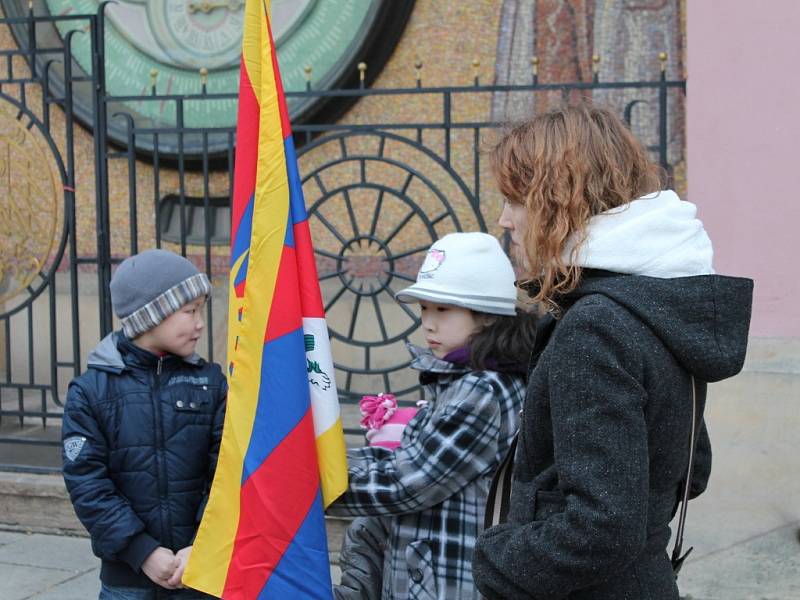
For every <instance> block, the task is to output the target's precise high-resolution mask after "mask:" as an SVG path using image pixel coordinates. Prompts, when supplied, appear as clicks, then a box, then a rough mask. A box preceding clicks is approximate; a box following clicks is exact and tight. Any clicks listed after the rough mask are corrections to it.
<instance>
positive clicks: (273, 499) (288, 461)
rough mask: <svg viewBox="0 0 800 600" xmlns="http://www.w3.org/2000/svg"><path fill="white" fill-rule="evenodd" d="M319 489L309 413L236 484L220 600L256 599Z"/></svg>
mask: <svg viewBox="0 0 800 600" xmlns="http://www.w3.org/2000/svg"><path fill="white" fill-rule="evenodd" d="M318 489H319V471H318V470H317V451H316V447H315V445H314V424H313V420H312V417H311V410H310V409H309V410H308V411H307V412H306V414H305V416H304V417H303V418H302V420H301V421H300V422H299V423H298V424H297V426H296V427H295V428H294V429H293V430H292V431H291V432H289V434H287V436H286V437H285V438H284V439H283V441H282V442H281V443H280V444H278V445H277V446H276V447H275V449H274V450H273V451H272V453H271V454H270V455H269V456H268V457H267V458H266V460H264V462H263V464H262V465H261V466H260V467H259V468H258V469H257V470H256V471H254V472H253V473H252V474H251V475H250V477H249V478H248V480H247V481H246V482H245V484H244V485H243V486H242V493H241V497H240V498H241V500H240V502H241V504H240V506H241V508H240V513H239V514H240V515H241V516H240V518H239V529H238V531H237V532H236V541H235V542H234V546H233V553H232V555H231V562H230V566H229V568H228V575H227V578H226V580H225V589H224V592H223V594H222V597H223V598H225V599H226V600H240V599H242V600H243V599H250V598H257V597H258V594H259V593H260V592H261V590H262V588H263V587H264V585H265V584H266V582H267V580H268V579H269V577H270V575H272V572H273V571H274V570H275V567H276V566H277V565H278V563H279V562H280V560H281V557H282V556H283V554H284V552H286V548H288V547H289V544H291V543H292V539H293V538H294V536H295V534H296V533H297V530H298V529H299V528H300V525H301V524H302V523H303V520H304V519H305V518H306V515H307V514H308V511H309V508H310V507H311V505H312V503H313V502H314V498H315V497H316V495H317V492H318Z"/></svg>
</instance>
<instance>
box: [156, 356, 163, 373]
mask: <svg viewBox="0 0 800 600" xmlns="http://www.w3.org/2000/svg"><path fill="white" fill-rule="evenodd" d="M162 362H164V357H163V356H159V357H158V366H157V367H156V375H161V363H162Z"/></svg>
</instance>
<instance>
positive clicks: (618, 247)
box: [564, 190, 714, 278]
mask: <svg viewBox="0 0 800 600" xmlns="http://www.w3.org/2000/svg"><path fill="white" fill-rule="evenodd" d="M573 243H574V242H573V241H569V242H568V243H567V248H566V250H565V255H564V259H565V260H566V261H567V262H572V263H574V264H576V265H578V266H581V267H584V268H587V269H604V270H607V271H613V272H615V273H627V274H628V275H646V276H648V277H660V278H670V277H688V276H691V275H710V274H713V273H714V269H713V267H712V259H713V257H714V252H713V248H712V245H711V240H710V239H709V237H708V234H706V230H705V229H704V228H703V223H702V222H701V221H700V220H699V219H698V218H697V207H696V206H695V205H694V204H692V203H691V202H686V201H683V200H681V199H680V198H679V197H678V195H677V194H676V193H675V192H673V191H672V190H662V191H660V192H656V193H653V194H649V195H647V196H643V197H641V198H637V199H636V200H632V201H631V202H629V203H628V204H625V205H623V206H619V207H617V208H613V209H611V210H609V211H606V212H604V213H600V214H599V215H595V216H594V217H592V218H591V219H589V223H588V224H587V226H586V238H585V240H584V242H583V244H582V245H581V247H580V248H579V250H578V255H577V257H575V258H574V259H573V257H572V256H571V255H570V252H571V249H572V246H573Z"/></svg>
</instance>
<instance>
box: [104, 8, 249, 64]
mask: <svg viewBox="0 0 800 600" xmlns="http://www.w3.org/2000/svg"><path fill="white" fill-rule="evenodd" d="M109 8H110V7H109ZM147 18H148V23H149V25H150V29H151V30H152V32H153V35H154V36H155V38H156V41H157V42H158V45H159V46H160V50H161V51H163V52H164V54H165V55H166V56H167V57H168V58H167V60H166V61H162V62H167V63H168V64H171V65H173V66H176V67H179V68H182V69H192V70H197V69H200V68H203V67H205V68H206V69H209V70H212V69H225V68H231V67H236V66H237V65H238V63H239V57H240V55H241V53H242V27H243V25H244V0H216V1H214V0H189V1H188V2H187V1H186V0H149V2H148V3H147Z"/></svg>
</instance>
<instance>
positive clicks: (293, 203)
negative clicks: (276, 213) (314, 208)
mask: <svg viewBox="0 0 800 600" xmlns="http://www.w3.org/2000/svg"><path fill="white" fill-rule="evenodd" d="M283 149H284V153H285V154H286V175H287V177H288V179H289V207H290V210H291V212H292V221H293V222H294V224H295V225H297V224H298V223H302V222H303V221H305V220H306V219H307V218H308V215H307V214H306V204H305V201H304V200H303V184H302V182H301V181H300V172H299V171H298V170H297V153H296V152H295V150H294V140H293V139H292V136H289V137H287V138H286V139H285V140H284V142H283Z"/></svg>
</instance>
